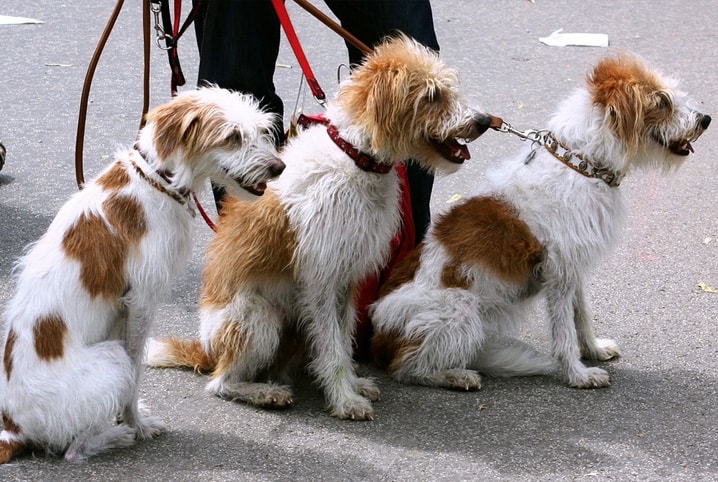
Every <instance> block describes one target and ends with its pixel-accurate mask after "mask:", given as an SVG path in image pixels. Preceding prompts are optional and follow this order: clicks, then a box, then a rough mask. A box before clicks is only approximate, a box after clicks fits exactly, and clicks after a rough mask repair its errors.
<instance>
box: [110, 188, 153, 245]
mask: <svg viewBox="0 0 718 482" xmlns="http://www.w3.org/2000/svg"><path fill="white" fill-rule="evenodd" d="M102 208H103V210H104V211H105V216H107V220H108V221H109V222H110V224H111V225H112V227H113V228H115V234H116V236H118V237H119V238H120V239H121V240H122V242H123V243H124V244H127V245H130V246H136V245H137V244H139V242H140V240H141V239H142V237H143V236H144V235H145V233H146V232H147V221H146V220H145V213H144V211H143V209H142V206H141V205H140V203H138V202H137V201H136V200H134V199H133V198H131V197H129V196H119V195H111V196H108V197H107V199H105V202H103V203H102Z"/></svg>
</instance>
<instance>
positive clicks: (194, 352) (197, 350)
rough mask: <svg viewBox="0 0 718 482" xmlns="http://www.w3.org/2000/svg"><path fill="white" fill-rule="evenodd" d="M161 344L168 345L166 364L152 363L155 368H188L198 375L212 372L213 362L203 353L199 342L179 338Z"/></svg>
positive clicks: (172, 338) (168, 339)
mask: <svg viewBox="0 0 718 482" xmlns="http://www.w3.org/2000/svg"><path fill="white" fill-rule="evenodd" d="M161 342H162V343H166V344H168V345H169V348H168V350H169V353H170V355H169V359H170V362H168V363H157V362H153V365H152V366H155V367H176V366H181V367H188V368H191V369H193V370H194V371H195V372H198V373H210V372H211V371H212V370H214V367H215V360H214V359H213V358H212V357H211V356H210V355H208V354H207V352H205V351H204V347H203V346H202V343H201V342H200V341H199V340H183V339H181V338H175V337H171V338H166V339H163V340H161Z"/></svg>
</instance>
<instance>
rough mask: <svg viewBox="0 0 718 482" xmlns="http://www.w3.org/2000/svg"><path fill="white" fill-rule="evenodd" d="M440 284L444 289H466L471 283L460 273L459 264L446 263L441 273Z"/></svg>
mask: <svg viewBox="0 0 718 482" xmlns="http://www.w3.org/2000/svg"><path fill="white" fill-rule="evenodd" d="M441 282H442V284H443V285H444V287H446V288H461V289H468V288H469V286H471V283H470V282H469V280H468V279H467V278H466V276H465V275H464V273H462V272H461V264H459V263H447V264H446V265H444V269H443V270H442V271H441Z"/></svg>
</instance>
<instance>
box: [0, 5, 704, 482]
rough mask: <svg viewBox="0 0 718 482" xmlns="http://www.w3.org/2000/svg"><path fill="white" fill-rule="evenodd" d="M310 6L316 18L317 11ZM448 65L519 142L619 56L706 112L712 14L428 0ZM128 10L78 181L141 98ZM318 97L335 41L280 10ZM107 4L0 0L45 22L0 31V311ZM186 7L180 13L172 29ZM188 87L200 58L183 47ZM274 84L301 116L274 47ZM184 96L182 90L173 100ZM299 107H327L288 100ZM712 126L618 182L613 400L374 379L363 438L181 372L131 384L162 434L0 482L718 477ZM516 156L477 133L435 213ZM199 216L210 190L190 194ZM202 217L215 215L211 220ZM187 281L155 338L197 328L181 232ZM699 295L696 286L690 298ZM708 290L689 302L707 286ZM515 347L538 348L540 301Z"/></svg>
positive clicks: (71, 123) (63, 190) (564, 390)
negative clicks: (664, 163) (675, 163)
mask: <svg viewBox="0 0 718 482" xmlns="http://www.w3.org/2000/svg"><path fill="white" fill-rule="evenodd" d="M313 3H315V4H316V5H318V6H321V7H322V8H323V9H324V4H323V3H321V2H320V1H319V0H314V2H313ZM433 3H434V14H435V23H436V29H437V34H438V37H439V42H440V44H441V48H442V56H443V58H444V59H445V61H446V62H447V63H449V64H450V65H453V66H455V67H456V68H457V69H458V70H459V74H460V78H461V83H462V87H463V89H464V91H465V93H466V97H467V98H468V99H469V100H470V101H471V102H473V103H474V104H476V105H479V106H481V107H483V108H484V109H485V110H486V111H489V112H491V113H493V114H496V115H500V116H502V117H503V118H504V119H505V120H507V121H509V122H510V123H511V124H513V125H514V126H515V127H517V128H521V129H528V128H541V127H543V126H544V125H545V122H546V120H547V118H548V116H549V115H550V114H551V112H552V111H553V109H554V108H555V106H556V104H557V103H558V102H559V101H560V100H561V99H562V98H564V97H565V96H567V95H568V94H569V93H570V91H571V90H572V89H573V88H574V87H575V86H577V85H579V84H580V82H582V79H583V77H584V75H585V73H586V72H587V71H588V70H589V69H590V68H591V66H592V65H593V64H594V63H595V62H596V61H597V60H598V59H599V58H601V57H602V56H603V55H606V54H609V53H611V52H615V51H618V50H627V51H632V52H635V53H637V54H639V55H641V56H642V57H644V58H645V59H647V60H648V61H649V62H650V63H652V64H654V65H656V66H658V67H659V68H660V69H661V70H662V71H663V72H665V73H666V74H668V75H670V76H672V77H675V78H678V79H680V80H681V82H682V84H681V85H682V87H683V88H684V89H685V90H686V91H688V92H689V93H691V95H693V96H694V97H695V98H696V99H697V100H698V101H700V102H701V103H702V105H703V109H704V110H705V111H706V112H707V113H711V114H716V112H717V111H718V109H717V108H716V106H718V89H717V88H716V87H717V85H718V75H717V74H718V62H717V60H718V58H717V57H716V55H717V54H716V52H718V30H716V25H718V9H716V3H715V1H714V0H692V1H679V0H675V1H669V0H652V1H649V0H638V1H631V2H626V1H620V0H604V1H590V0H586V1H575V0H573V1H572V0H535V1H527V0H510V1H506V0H480V1H462V0H434V2H433ZM139 5H140V2H126V5H125V7H124V10H123V12H122V15H121V16H120V19H119V20H118V22H117V24H116V27H115V29H114V31H113V33H112V36H111V37H110V41H109V43H108V45H107V48H106V51H105V54H104V56H103V58H102V60H101V62H100V64H99V65H98V68H97V74H96V77H95V81H94V83H93V86H92V95H91V102H90V105H89V115H88V121H87V137H86V143H85V176H86V177H91V176H92V175H93V174H94V173H96V172H97V171H98V170H99V169H100V168H101V167H102V166H104V165H105V164H106V163H107V162H109V160H110V159H111V156H112V154H113V152H114V151H115V149H116V148H117V147H119V146H126V145H129V144H132V142H133V141H134V138H135V134H136V132H137V125H138V122H139V115H140V112H141V102H142V91H141V86H142V56H141V55H142V49H141V11H140V10H141V9H140V6H139ZM287 6H288V8H289V11H290V15H292V18H293V19H294V22H295V24H296V27H297V31H298V34H299V37H300V39H302V41H303V44H304V47H305V49H306V53H307V56H308V58H309V61H310V63H311V64H312V67H313V68H314V70H315V72H316V73H317V76H318V79H319V82H320V83H321V84H322V87H324V90H326V91H327V92H328V93H330V94H331V93H333V92H334V91H335V90H336V79H337V72H338V71H339V72H340V75H343V74H342V72H345V71H343V69H340V68H339V66H340V64H342V63H344V62H346V53H345V49H344V45H343V42H342V41H341V40H340V39H339V37H337V36H336V35H335V34H334V33H332V32H331V31H330V30H328V29H327V28H325V27H323V26H322V25H321V24H319V23H318V22H317V21H316V20H314V19H313V18H312V17H310V16H309V15H308V14H306V13H304V12H303V11H301V10H299V9H298V8H297V6H296V5H295V4H294V3H293V2H287ZM113 7H114V2H113V1H111V0H100V1H98V2H78V1H69V2H47V1H41V0H26V1H23V2H17V1H14V0H13V1H10V0H0V15H11V16H23V17H30V18H35V19H38V20H41V21H42V22H43V23H41V24H35V25H15V26H8V25H0V60H1V61H2V63H1V64H0V65H1V68H0V141H1V142H2V143H3V144H4V145H5V147H6V148H7V159H6V164H5V166H4V168H3V170H2V171H1V172H0V308H2V307H4V305H5V303H6V302H7V300H8V299H9V298H10V296H11V295H12V290H13V283H14V282H13V278H12V273H11V272H12V266H13V263H14V260H16V259H17V257H18V256H19V255H20V254H21V253H22V252H23V249H24V247H25V246H26V245H27V244H28V243H30V242H32V241H33V240H35V239H37V238H38V237H39V236H40V235H41V234H42V233H43V231H44V230H45V228H46V227H47V225H48V224H49V222H50V221H51V219H52V218H53V216H54V215H55V213H56V211H57V210H58V208H59V207H60V205H61V204H62V203H63V202H64V201H65V200H66V199H67V197H68V196H70V195H71V194H72V193H73V192H75V190H76V189H77V188H76V186H75V173H74V165H73V160H74V152H75V130H76V126H77V116H78V108H79V102H80V93H81V89H82V81H83V79H84V76H85V72H86V69H87V65H88V62H89V60H90V57H91V55H92V52H93V50H94V48H95V44H96V42H97V40H98V39H99V37H100V33H101V31H102V29H103V28H104V25H105V22H106V20H107V18H108V17H109V15H110V12H111V11H112V8H113ZM187 10H188V6H187V5H185V13H186V11H187ZM560 28H563V29H564V32H584V33H604V34H606V35H608V38H609V44H610V45H609V47H608V48H604V47H575V46H567V47H552V46H547V45H544V44H542V43H540V42H539V37H545V36H547V35H549V34H550V33H551V32H553V31H555V30H558V29H560ZM179 54H180V59H181V61H182V65H183V67H184V71H185V75H186V76H187V79H188V83H189V84H193V83H194V80H195V79H196V70H197V54H196V48H195V45H194V38H193V37H192V32H191V31H190V32H189V33H188V34H187V35H186V37H185V38H184V39H183V40H182V43H181V45H180V50H179ZM152 62H153V64H152V105H156V104H159V103H162V102H164V101H166V100H167V99H168V98H169V73H168V66H167V60H166V55H165V53H164V52H162V51H160V50H158V49H156V48H153V50H152ZM279 64H280V66H279V68H278V70H277V77H276V81H277V87H278V90H279V92H280V94H281V95H282V96H283V98H284V99H285V102H286V110H287V112H292V111H294V110H295V106H296V104H297V103H296V102H295V101H296V99H297V92H298V88H299V79H300V69H299V67H298V65H297V62H296V61H295V59H294V57H293V55H292V53H291V51H290V50H289V49H288V48H287V46H286V45H283V47H282V52H281V54H280V58H279ZM188 87H190V86H188ZM300 99H301V100H300V102H299V103H298V104H299V105H300V106H301V108H302V109H303V110H304V111H305V112H310V113H315V112H319V111H320V110H321V108H320V107H319V106H318V105H317V104H316V103H315V102H314V101H313V100H312V99H311V97H309V96H308V95H307V96H304V97H301V96H300ZM716 131H718V126H712V127H711V128H710V129H709V130H708V131H707V132H706V133H705V135H704V136H703V137H702V138H701V139H700V140H698V141H697V142H695V143H694V147H695V151H696V152H695V154H694V155H692V156H691V157H690V158H689V159H688V160H687V162H686V163H685V165H684V166H683V167H682V168H681V169H680V170H679V171H678V172H675V173H671V174H663V173H656V172H640V173H633V175H632V176H629V178H628V179H626V180H625V181H624V182H623V183H622V185H621V187H620V189H621V190H624V191H625V196H626V199H627V203H628V206H629V215H628V220H627V221H628V222H627V224H626V229H625V231H624V233H625V235H624V239H623V241H622V242H621V244H620V245H619V246H618V247H617V249H616V250H615V251H614V252H613V254H612V255H611V256H609V257H608V258H607V259H605V260H604V261H603V262H601V263H600V264H599V266H598V269H597V270H596V273H595V276H594V277H593V279H592V282H591V284H590V286H589V290H588V295H589V299H590V300H591V302H592V304H593V310H594V315H595V327H596V332H597V333H598V335H599V336H602V337H610V338H613V339H615V340H616V341H617V342H618V344H619V346H620V347H621V349H622V353H623V356H622V357H621V358H620V359H618V360H616V361H613V362H610V363H602V364H601V366H603V367H605V368H606V369H607V370H608V371H609V372H610V374H611V377H612V384H611V386H610V388H606V389H599V390H577V389H571V388H568V387H567V386H565V385H564V384H563V383H562V382H561V381H560V380H559V379H558V378H557V377H550V376H547V377H534V378H519V379H496V378H489V377H484V381H483V382H484V383H483V387H482V389H481V390H479V391H477V392H470V393H460V392H452V391H445V390H438V389H430V388H425V387H410V386H403V385H399V384H397V383H394V382H392V381H391V380H390V379H388V378H387V377H386V376H385V375H384V374H382V373H381V372H379V371H377V370H376V369H375V368H373V367H371V366H370V365H362V366H361V367H360V368H361V370H362V371H363V372H365V373H368V374H370V375H372V376H375V377H377V379H378V381H379V386H380V388H381V391H382V400H381V401H380V402H377V403H375V404H374V408H375V420H374V421H373V422H347V421H340V420H337V419H334V418H332V417H330V416H328V415H327V413H326V411H325V410H324V402H323V398H322V395H321V393H319V391H318V390H317V389H316V387H315V386H314V385H312V383H311V382H310V381H309V380H302V381H300V382H299V383H298V384H297V386H296V387H295V393H296V397H295V405H294V406H293V407H292V408H291V409H289V410H285V411H263V410H259V409H256V408H253V407H249V406H246V405H241V404H237V403H232V402H228V401H224V400H220V399H218V398H214V397H211V396H209V395H208V394H206V393H205V392H204V390H203V387H204V384H205V382H206V380H205V379H203V378H202V377H200V376H198V375H195V374H193V373H190V372H184V371H175V370H150V369H148V370H146V373H145V378H144V381H143V384H142V397H143V398H144V400H145V402H146V404H147V406H148V407H149V408H150V410H151V411H152V412H153V413H154V414H155V415H159V416H161V417H162V418H163V419H164V420H165V422H166V423H167V425H168V426H169V431H168V432H167V433H166V434H164V435H162V436H161V437H159V438H157V439H154V440H151V441H147V442H143V443H139V444H137V445H136V446H134V447H132V448H129V449H126V450H120V451H116V452H112V453H109V454H105V455H101V456H98V457H96V458H93V459H91V460H90V461H89V462H87V463H85V464H83V465H79V466H76V465H71V464H68V463H66V462H64V461H63V460H62V459H61V458H60V457H46V456H44V455H43V454H39V453H38V454H34V455H33V456H25V457H22V458H19V459H16V460H14V461H13V462H12V463H10V464H7V465H4V466H0V480H52V481H55V480H108V481H115V480H122V481H125V480H138V481H139V480H162V481H169V480H173V481H174V480H213V481H214V480H217V481H224V480H386V481H394V480H397V481H417V480H420V481H423V480H447V481H454V480H480V481H481V480H487V481H493V480H505V481H539V480H540V481H567V480H588V481H594V480H595V481H604V480H619V481H627V480H628V481H632V480H651V481H653V480H656V481H658V480H661V481H664V480H668V481H709V480H710V481H716V480H718V410H717V408H716V407H717V405H718V403H717V402H718V378H717V377H718V376H717V375H716V372H717V369H718V343H717V342H716V332H717V331H718V330H717V328H718V321H717V318H718V316H717V315H718V294H716V293H711V292H710V288H711V287H712V288H714V289H716V290H718V215H717V206H718V202H717V201H718V168H717V167H716V166H717V165H716V158H717V157H718V156H717V154H718V137H716V135H715V132H716ZM520 147H521V141H520V140H519V139H518V138H516V137H515V136H510V135H508V134H502V133H498V132H488V133H486V134H485V135H484V136H483V137H481V138H480V139H478V140H477V141H476V142H474V143H473V144H472V145H471V153H472V159H471V160H470V161H468V162H467V164H466V165H465V167H464V168H463V169H462V170H461V171H460V173H458V174H455V175H453V176H449V177H446V178H440V179H438V180H437V183H436V188H435V193H434V196H433V207H434V210H435V211H437V212H438V211H440V210H441V209H444V208H445V207H446V206H447V202H448V201H450V200H451V199H452V198H455V197H456V196H465V195H468V194H469V193H470V192H471V191H472V190H473V187H474V186H475V185H476V184H477V183H479V182H481V176H482V173H483V172H484V170H485V168H486V167H487V166H488V165H490V164H491V163H493V162H496V160H498V159H500V158H501V157H503V156H505V155H507V154H508V153H510V152H512V151H514V150H517V149H519V148H520ZM201 198H202V199H204V200H205V206H210V205H211V204H210V203H209V202H208V201H207V199H208V193H206V192H205V193H201ZM210 212H211V213H212V214H214V213H213V211H211V210H210ZM196 233H197V237H196V239H197V243H196V248H195V251H194V254H193V258H192V261H191V263H190V266H189V269H188V271H187V275H186V276H185V277H184V278H182V279H180V280H178V281H177V284H176V286H175V288H174V290H173V292H172V294H171V296H170V297H169V298H168V299H167V302H166V303H165V304H164V305H162V307H161V308H160V311H159V313H158V316H157V319H156V324H155V327H154V329H153V334H155V335H169V334H172V335H179V336H192V335H194V334H195V333H196V330H197V325H198V320H197V315H196V309H197V297H198V289H199V286H200V276H201V268H202V255H203V252H204V249H205V246H206V244H207V241H208V239H209V238H210V236H211V231H210V229H209V228H208V227H207V226H205V225H204V224H203V223H202V221H201V219H199V218H198V219H197V221H196ZM701 283H702V284H701ZM701 286H702V288H701ZM534 318H535V320H533V323H531V324H530V325H528V326H527V328H526V330H525V332H524V333H523V337H524V339H526V340H528V341H530V342H532V343H534V344H535V345H536V346H538V347H539V348H540V349H542V350H547V349H548V348H547V347H548V342H547V340H548V330H547V326H546V323H545V317H544V315H543V311H542V310H541V307H539V308H538V309H537V310H536V312H535V314H534Z"/></svg>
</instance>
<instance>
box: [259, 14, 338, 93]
mask: <svg viewBox="0 0 718 482" xmlns="http://www.w3.org/2000/svg"><path fill="white" fill-rule="evenodd" d="M272 6H273V7H274V11H275V12H276V13H277V17H278V18H279V23H280V24H282V29H284V33H285V34H286V36H287V40H289V45H290V46H291V47H292V50H293V51H294V56H295V57H297V61H298V62H299V65H300V67H301V68H302V72H304V76H305V77H306V78H307V84H308V85H309V88H310V89H311V90H312V95H313V96H314V98H315V99H317V100H318V101H319V102H320V103H323V102H324V101H325V100H326V98H327V96H326V95H325V94H324V91H323V90H322V88H321V87H320V86H319V82H318V81H317V78H316V76H315V75H314V72H312V68H311V67H310V65H309V61H308V60H307V57H306V56H305V55H304V50H303V49H302V45H301V44H300V43H299V38H298V37H297V33H296V32H295V31H294V26H293V25H292V21H291V20H290V19H289V13H288V12H287V7H285V6H284V0H272Z"/></svg>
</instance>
